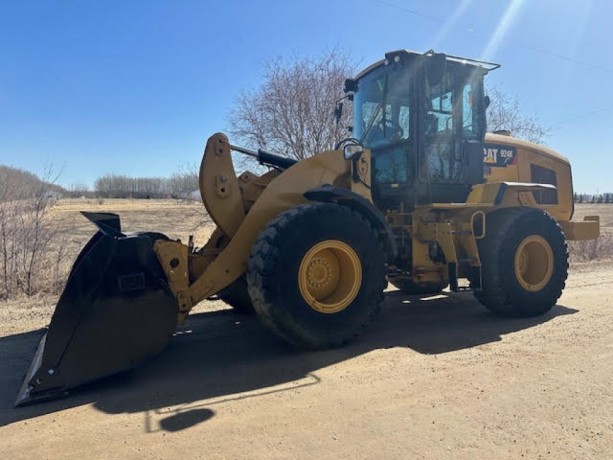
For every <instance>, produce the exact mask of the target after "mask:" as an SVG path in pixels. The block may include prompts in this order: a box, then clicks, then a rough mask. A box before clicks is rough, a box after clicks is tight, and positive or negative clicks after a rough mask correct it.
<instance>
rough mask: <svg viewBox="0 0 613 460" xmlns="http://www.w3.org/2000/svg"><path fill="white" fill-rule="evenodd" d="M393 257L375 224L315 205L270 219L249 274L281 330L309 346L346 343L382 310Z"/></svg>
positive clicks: (265, 315) (264, 313) (265, 312)
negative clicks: (388, 258) (387, 260)
mask: <svg viewBox="0 0 613 460" xmlns="http://www.w3.org/2000/svg"><path fill="white" fill-rule="evenodd" d="M385 272H386V267H385V256H384V251H383V248H382V246H381V244H380V242H379V236H378V234H377V232H376V231H375V230H374V228H373V227H372V226H371V224H370V223H369V222H368V221H367V220H366V219H364V218H363V217H362V216H361V215H360V214H358V213H357V212H355V211H352V210H351V209H349V208H347V207H344V206H340V205H337V204H333V203H309V204H305V205H301V206H297V207H295V208H292V209H289V210H287V211H285V212H284V213H282V214H281V215H279V216H278V217H277V218H276V219H274V220H273V221H271V222H270V224H269V225H268V227H267V228H266V229H265V230H264V231H263V232H262V233H261V234H260V236H259V238H258V240H257V241H256V243H255V245H254V246H253V249H252V251H251V257H250V259H249V266H248V270H247V283H248V286H249V294H250V296H251V299H252V300H253V305H254V308H255V311H256V312H257V313H258V315H259V316H260V317H261V318H262V320H263V321H264V323H265V324H267V325H268V326H269V327H270V328H271V329H272V330H273V331H274V332H276V333H277V334H278V335H279V336H281V337H283V338H284V339H285V340H287V341H288V342H290V343H292V344H294V345H297V346H300V347H303V348H308V349H319V348H329V347H335V346H340V345H342V344H344V343H345V342H347V341H348V340H350V339H351V338H353V337H354V336H356V335H357V334H359V332H361V330H362V329H363V328H364V326H365V325H366V324H367V323H369V322H370V321H371V320H372V318H373V317H374V315H375V313H376V312H377V311H378V310H379V304H380V303H381V301H382V300H383V290H384V289H385V286H386V279H385Z"/></svg>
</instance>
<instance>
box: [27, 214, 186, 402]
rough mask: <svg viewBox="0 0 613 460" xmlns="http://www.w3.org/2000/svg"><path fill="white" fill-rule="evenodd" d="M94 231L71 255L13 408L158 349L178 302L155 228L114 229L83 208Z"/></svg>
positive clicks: (110, 217)
mask: <svg viewBox="0 0 613 460" xmlns="http://www.w3.org/2000/svg"><path fill="white" fill-rule="evenodd" d="M83 215H84V216H85V217H87V218H88V219H89V220H90V221H92V222H93V223H94V224H96V226H97V227H98V229H99V231H98V232H97V233H96V234H95V235H94V236H93V237H92V238H91V240H90V241H89V242H88V243H87V244H86V245H85V247H84V248H83V250H82V251H81V253H80V254H79V256H78V257H77V260H76V261H75V263H74V265H73V267H72V270H71V272H70V276H69V278H68V281H67V283H66V287H65V289H64V292H63V293H62V295H61V297H60V300H59V302H58V304H57V306H56V308H55V312H54V313H53V317H52V319H51V324H50V325H49V329H48V331H47V333H46V334H45V335H44V336H43V338H42V339H41V341H40V344H39V345H38V349H37V351H36V353H35V355H34V359H33V360H32V364H31V365H30V369H29V370H28V373H27V375H26V378H25V380H24V382H23V385H22V387H21V390H20V392H19V395H18V396H17V400H16V402H15V405H16V406H19V405H23V404H28V403H31V402H35V401H39V400H42V399H48V398H53V397H57V396H61V395H63V394H65V393H66V390H68V389H70V388H73V387H76V386H78V385H81V384H83V383H86V382H90V381H92V380H96V379H98V378H101V377H105V376H108V375H111V374H115V373H117V372H120V371H123V370H126V369H130V368H132V367H134V366H135V365H137V364H138V363H139V362H140V361H142V360H143V359H145V358H147V357H150V356H152V355H155V354H157V353H159V352H160V351H162V350H163V349H164V348H165V347H166V345H167V344H168V341H169V339H170V337H172V335H173V333H174V331H175V327H176V323H177V315H178V306H177V301H176V299H175V296H174V295H173V294H172V291H171V290H170V287H169V286H168V283H167V281H166V276H165V275H164V272H163V270H162V267H161V266H160V264H159V262H158V260H157V257H156V255H155V252H154V251H153V243H154V242H155V241H156V240H157V239H167V238H166V237H165V236H164V235H162V234H159V233H137V234H129V235H124V234H123V233H121V229H120V223H119V216H117V215H116V214H110V213H83Z"/></svg>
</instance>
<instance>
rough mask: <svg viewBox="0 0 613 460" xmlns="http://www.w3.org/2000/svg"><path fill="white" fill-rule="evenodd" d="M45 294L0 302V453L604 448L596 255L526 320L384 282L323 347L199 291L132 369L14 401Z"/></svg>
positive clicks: (602, 279)
mask: <svg viewBox="0 0 613 460" xmlns="http://www.w3.org/2000/svg"><path fill="white" fill-rule="evenodd" d="M128 221H129V218H128ZM151 224H153V223H151ZM150 228H152V229H153V228H155V229H159V225H158V226H154V225H150ZM55 300H56V299H54V298H38V299H36V300H34V301H33V300H32V299H30V300H28V301H27V302H23V301H12V302H6V303H3V304H0V307H2V311H1V313H0V320H1V321H0V322H1V324H0V356H1V357H2V359H1V360H0V452H2V454H3V458H11V459H13V458H61V459H70V458H79V459H81V458H83V457H89V458H105V459H108V458H122V459H124V458H313V457H318V458H334V459H337V458H398V459H406V458H432V459H438V458H470V459H472V458H487V459H491V458H531V459H534V458H553V459H559V458H577V459H589V458H598V459H600V458H602V459H605V458H612V457H613V415H612V414H613V264H612V263H611V262H599V263H591V264H575V265H574V266H573V267H572V269H571V274H570V276H569V279H568V281H567V287H566V290H565V291H564V294H563V296H562V298H561V299H560V301H559V302H558V305H557V306H555V307H554V308H553V309H552V311H551V312H549V313H548V314H546V315H544V316H542V317H539V318H532V319H504V318H499V317H496V316H494V315H492V314H490V313H488V312H487V311H485V310H484V309H483V308H482V307H480V306H479V305H478V303H477V302H476V301H475V300H474V299H473V297H472V295H471V294H451V293H445V294H444V295H441V296H436V297H430V298H420V297H406V296H403V295H400V293H399V292H398V291H393V290H392V291H389V292H388V293H387V295H386V300H385V303H384V306H383V309H382V312H381V314H380V315H379V316H378V318H377V320H376V321H375V322H374V323H373V325H372V326H371V327H370V328H369V329H368V330H367V331H366V332H365V334H364V335H363V336H362V337H360V338H359V339H358V340H356V341H355V342H353V343H352V344H351V345H350V346H348V347H345V348H342V349H338V350H329V351H322V352H300V351H297V350H294V349H292V348H291V347H289V346H287V345H286V344H285V343H283V342H281V341H280V340H278V339H276V338H275V337H274V336H273V335H272V334H270V333H269V332H268V330H266V329H265V328H264V327H263V326H261V325H260V323H259V321H258V319H257V318H255V317H249V316H241V315H237V314H235V313H234V312H233V311H232V310H229V309H227V308H225V307H223V305H222V304H220V303H219V302H208V303H205V304H204V305H202V306H199V307H198V309H197V311H196V312H195V314H194V315H192V316H191V317H190V318H189V320H188V322H187V323H186V324H185V326H183V327H181V329H180V330H179V333H178V334H177V336H176V337H174V338H173V340H172V341H171V344H170V346H169V347H168V348H167V349H166V350H165V351H164V352H163V353H162V354H161V355H159V356H157V357H156V358H153V359H151V360H150V361H148V362H147V363H146V364H144V365H143V366H141V367H139V368H137V369H135V370H133V371H130V372H128V373H124V374H121V375H119V376H116V377H112V378H108V379H105V380H103V381H101V382H98V383H95V384H92V385H89V386H86V387H83V388H81V389H80V390H78V391H75V392H73V393H72V394H71V395H69V396H68V397H66V398H64V399H60V400H56V401H51V402H46V403H41V404H38V405H33V406H29V407H23V408H18V409H14V408H13V403H14V400H15V397H16V394H17V391H18V389H19V386H20V384H21V380H22V378H23V376H24V373H25V372H26V370H27V367H28V365H29V363H30V360H31V358H32V354H33V352H34V350H35V348H36V345H37V343H38V340H39V339H40V337H41V335H42V330H40V329H39V328H41V327H43V326H44V325H45V324H46V323H47V322H48V319H49V315H50V312H51V311H52V310H53V308H54V304H55Z"/></svg>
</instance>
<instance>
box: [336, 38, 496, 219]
mask: <svg viewBox="0 0 613 460" xmlns="http://www.w3.org/2000/svg"><path fill="white" fill-rule="evenodd" d="M497 67H499V66H498V65H497V64H492V63H488V62H481V61H475V60H471V59H464V58H459V57H454V56H447V55H444V54H437V53H434V52H428V53H425V54H420V53H415V52H411V51H406V50H401V51H394V52H391V53H387V54H386V55H385V59H384V60H382V61H379V62H377V63H376V64H374V65H372V66H370V67H368V68H367V69H365V70H364V71H363V72H361V73H360V74H359V75H358V76H357V77H356V78H355V79H350V80H347V81H346V83H345V91H346V92H348V93H351V94H352V96H353V107H354V127H353V136H354V137H355V138H356V139H358V140H359V141H360V142H361V143H362V144H363V145H364V147H366V148H368V149H370V150H371V152H372V177H371V184H372V194H373V200H374V201H375V204H376V205H377V206H378V207H381V208H398V207H399V206H400V204H401V203H402V204H403V208H404V209H405V210H411V209H413V207H414V206H415V205H416V204H428V203H454V202H456V203H458V202H464V201H465V200H466V197H467V196H468V193H469V191H470V188H471V186H472V185H473V184H477V183H481V182H483V139H484V136H485V128H486V119H485V109H486V107H487V104H486V98H485V97H484V93H483V77H484V76H485V74H487V72H489V71H491V70H494V69H496V68H497Z"/></svg>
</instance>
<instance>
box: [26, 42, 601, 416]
mask: <svg viewBox="0 0 613 460" xmlns="http://www.w3.org/2000/svg"><path fill="white" fill-rule="evenodd" d="M497 67H498V66H497V65H496V64H492V63H488V62H482V61H477V60H472V59H466V58H459V57H455V56H449V55H445V54H439V53H434V52H427V53H424V54H421V53H415V52H410V51H406V50H401V51H395V52H390V53H387V54H386V55H385V59H383V60H381V61H380V62H377V63H375V64H373V65H371V66H370V67H368V68H367V69H365V70H364V71H362V72H361V73H360V74H359V75H357V77H356V78H354V79H349V80H347V81H346V84H345V90H346V92H347V97H348V98H349V99H351V100H352V102H353V110H354V126H353V132H352V135H353V137H352V138H349V139H344V140H342V141H341V142H340V143H339V145H338V148H337V149H336V150H333V151H327V152H323V153H318V154H316V155H314V156H312V157H310V158H308V159H305V160H302V161H299V162H297V161H295V160H292V159H289V158H287V157H283V156H279V155H275V154H271V153H268V152H265V151H262V150H259V151H257V152H256V151H251V150H249V149H245V148H241V147H237V146H233V145H231V144H230V142H229V140H228V138H227V137H226V136H225V135H224V134H215V135H213V136H212V137H211V138H209V140H208V142H207V144H206V148H205V151H204V155H203V160H202V165H201V169H200V190H201V194H202V201H203V203H204V205H205V207H206V210H207V212H208V214H209V215H210V217H211V218H212V220H213V221H214V223H215V224H216V226H217V228H216V230H215V231H214V232H213V234H212V236H211V238H210V239H209V241H208V242H206V244H204V246H202V247H201V248H199V249H196V248H195V247H194V246H193V244H191V242H190V244H187V245H185V244H183V243H181V242H180V241H172V240H170V239H168V238H167V237H165V236H164V235H161V234H159V233H154V232H148V233H134V234H125V233H123V232H122V230H121V225H120V221H119V217H118V216H116V215H114V214H104V213H84V215H85V217H87V218H88V219H89V220H91V221H92V222H93V223H94V224H95V225H96V226H97V227H98V232H97V233H96V235H95V236H94V237H93V238H92V239H91V240H90V241H89V242H88V243H87V245H86V246H85V248H83V250H82V252H81V253H80V255H79V256H78V258H77V260H76V261H75V264H74V267H73V269H72V272H71V274H70V276H69V279H68V281H67V284H66V288H65V290H64V292H63V294H62V296H61V298H60V300H59V302H58V305H57V308H56V310H55V313H54V315H53V318H52V320H51V323H50V326H49V329H48V331H47V333H46V335H45V336H44V338H43V339H42V340H41V342H40V345H39V347H38V350H37V351H36V353H35V356H34V359H33V362H32V364H31V366H30V369H29V371H28V372H27V376H26V378H25V380H24V383H23V386H22V388H21V391H20V392H19V395H18V398H17V401H16V404H17V405H20V404H26V403H29V402H33V401H38V400H41V399H45V398H49V397H55V396H58V395H62V394H64V393H65V392H66V391H67V390H68V389H70V388H73V387H76V386H78V385H80V384H82V383H85V382H88V381H91V380H94V379H97V378H100V377H103V376H106V375H110V374H113V373H116V372H119V371H122V370H125V369H129V368H131V367H133V366H134V365H136V364H137V363H138V362H139V361H141V360H143V359H145V358H147V357H149V356H151V355H154V354H156V353H158V352H160V351H161V350H162V349H163V348H164V347H165V346H166V344H167V342H168V341H169V340H170V339H171V337H172V335H173V333H174V330H175V327H176V325H177V323H181V322H182V321H184V320H185V318H186V316H187V315H188V314H189V312H190V310H191V309H192V307H193V306H194V305H196V304H197V303H198V302H201V301H203V300H205V299H207V298H211V297H214V296H217V297H219V298H221V299H223V300H225V301H226V302H228V303H229V304H231V305H233V306H234V307H235V308H237V309H239V310H242V311H255V313H257V315H259V317H260V318H261V319H262V321H263V322H264V323H265V324H266V325H267V326H268V327H270V329H271V330H272V331H274V332H275V333H276V334H278V335H279V336H281V337H282V338H284V339H285V340H287V341H288V342H290V343H292V344H294V345H297V346H299V347H303V348H307V349H318V348H326V347H335V346H339V345H342V344H344V343H345V342H347V341H348V340H350V339H352V338H353V337H354V336H355V335H356V334H358V333H360V332H361V330H362V329H363V328H364V327H365V326H366V325H367V324H368V323H369V321H370V320H371V319H372V318H373V317H374V315H375V314H376V312H377V310H378V308H379V304H380V303H381V301H382V300H383V296H384V294H383V292H384V289H385V288H386V287H387V285H388V282H389V283H391V284H392V285H394V286H396V287H398V288H399V289H400V290H402V291H404V292H406V293H407V294H424V293H432V292H438V291H440V290H442V289H444V288H446V287H447V286H449V289H450V290H451V291H472V292H474V295H475V297H476V299H477V300H478V301H479V302H481V303H482V304H483V305H484V306H485V307H486V308H488V309H490V310H491V311H493V312H495V313H499V314H502V315H507V316H533V315H539V314H542V313H544V312H546V311H548V310H549V309H550V308H552V306H554V305H555V304H556V302H557V300H558V298H559V297H560V295H561V293H562V289H563V288H564V283H565V280H566V276H567V269H568V252H567V245H566V241H567V240H572V239H593V238H596V237H597V236H598V234H599V222H598V217H588V218H587V219H586V220H585V221H582V222H573V221H571V218H572V215H573V199H572V198H573V190H572V180H571V169H570V165H569V162H568V161H567V160H566V159H565V158H564V157H562V156H560V155H559V154H557V153H555V152H553V151H551V150H549V149H547V148H545V147H542V146H540V145H535V144H532V143H529V142H525V141H521V140H519V139H514V138H512V137H510V135H509V133H504V132H503V133H498V134H488V135H486V134H485V130H486V120H485V113H486V108H487V105H488V102H489V101H488V98H487V96H485V95H484V90H483V79H484V76H485V75H486V74H487V73H488V72H490V71H492V70H494V69H495V68H497ZM232 151H236V152H240V153H243V154H246V155H251V156H254V157H256V158H257V160H258V161H259V162H260V163H261V164H263V165H266V166H268V167H269V171H268V172H266V173H265V174H263V175H257V174H254V173H251V172H244V173H242V174H241V175H240V176H238V177H237V175H236V174H235V172H234V168H233V164H232V158H231V152H232Z"/></svg>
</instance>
